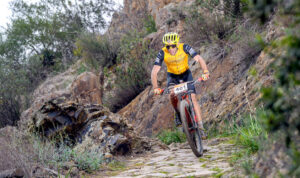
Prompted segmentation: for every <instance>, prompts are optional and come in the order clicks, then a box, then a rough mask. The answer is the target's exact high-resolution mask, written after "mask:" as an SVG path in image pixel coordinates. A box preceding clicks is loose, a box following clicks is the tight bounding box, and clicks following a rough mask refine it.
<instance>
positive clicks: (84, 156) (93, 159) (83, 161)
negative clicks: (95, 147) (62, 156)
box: [74, 152, 103, 172]
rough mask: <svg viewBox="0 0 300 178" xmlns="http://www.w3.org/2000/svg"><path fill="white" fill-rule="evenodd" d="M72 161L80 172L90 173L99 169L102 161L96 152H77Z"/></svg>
mask: <svg viewBox="0 0 300 178" xmlns="http://www.w3.org/2000/svg"><path fill="white" fill-rule="evenodd" d="M74 161H75V163H76V164H77V167H78V168H79V169H80V170H84V171H87V172H92V171H95V170H98V169H99V168H100V165H101V164H102V162H103V159H102V156H100V155H99V154H98V153H96V152H79V153H76V154H75V155H74Z"/></svg>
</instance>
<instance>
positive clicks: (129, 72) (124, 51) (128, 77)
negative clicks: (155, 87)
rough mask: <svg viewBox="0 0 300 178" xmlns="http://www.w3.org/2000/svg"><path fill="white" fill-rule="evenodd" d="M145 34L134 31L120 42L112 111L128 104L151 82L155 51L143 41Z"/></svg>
mask: <svg viewBox="0 0 300 178" xmlns="http://www.w3.org/2000/svg"><path fill="white" fill-rule="evenodd" d="M143 37H144V35H143V34H141V33H138V32H132V33H130V34H128V35H126V36H124V37H123V38H122V40H121V43H120V50H119V53H118V57H117V67H116V81H115V87H116V88H115V89H116V92H115V93H116V94H115V96H113V98H111V99H109V101H108V102H109V103H108V105H109V106H110V109H111V110H112V111H117V110H118V109H120V108H122V107H124V106H125V105H127V104H128V103H129V102H130V101H131V100H132V99H134V98H135V97H136V96H137V95H138V94H139V93H140V92H142V91H143V90H144V89H145V88H146V87H147V86H148V85H149V84H150V70H151V67H152V62H151V61H152V59H153V58H154V52H153V50H152V49H149V48H148V43H147V42H145V41H143Z"/></svg>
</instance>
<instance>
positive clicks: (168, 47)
mask: <svg viewBox="0 0 300 178" xmlns="http://www.w3.org/2000/svg"><path fill="white" fill-rule="evenodd" d="M170 47H172V48H176V44H173V45H167V46H166V48H167V49H170Z"/></svg>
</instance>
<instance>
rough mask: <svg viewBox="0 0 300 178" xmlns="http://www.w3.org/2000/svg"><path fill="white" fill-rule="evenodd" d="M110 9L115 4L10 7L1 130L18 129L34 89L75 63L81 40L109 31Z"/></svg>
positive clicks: (1, 50)
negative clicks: (85, 34) (84, 34)
mask: <svg viewBox="0 0 300 178" xmlns="http://www.w3.org/2000/svg"><path fill="white" fill-rule="evenodd" d="M111 5H112V1H111V0H106V1H102V0H88V1H80V2H77V3H73V2H71V1H65V0H43V1H38V2H35V3H29V2H27V1H24V0H14V1H12V2H11V10H12V17H11V23H10V24H9V25H8V26H7V27H6V28H5V29H4V32H3V33H1V34H0V56H1V58H0V74H1V75H0V81H1V82H2V84H1V87H0V96H1V103H0V127H3V126H5V125H7V124H9V125H15V124H16V121H17V120H19V117H20V113H21V112H22V111H23V110H24V109H26V108H27V107H28V106H29V104H30V103H31V101H30V99H31V98H30V95H31V93H32V91H33V90H34V89H35V88H36V86H37V85H38V84H39V83H40V82H41V81H43V80H44V79H45V78H46V77H47V76H49V75H54V74H56V73H57V72H61V71H62V70H64V69H65V68H66V67H67V66H68V65H69V64H71V63H72V62H73V60H74V59H75V58H74V55H73V50H74V42H75V40H76V38H77V37H78V36H79V34H81V33H82V32H83V31H90V32H99V31H100V30H101V29H103V28H104V27H105V21H104V18H103V15H105V14H108V13H111V12H112V8H111V7H112V6H111ZM93 66H96V65H93Z"/></svg>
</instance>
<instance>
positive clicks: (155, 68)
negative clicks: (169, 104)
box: [151, 65, 161, 89]
mask: <svg viewBox="0 0 300 178" xmlns="http://www.w3.org/2000/svg"><path fill="white" fill-rule="evenodd" d="M160 68H161V66H159V65H154V66H153V68H152V72H151V82H152V86H153V88H154V89H155V88H158V86H157V73H158V72H159V70H160Z"/></svg>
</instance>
